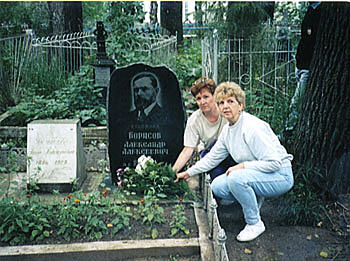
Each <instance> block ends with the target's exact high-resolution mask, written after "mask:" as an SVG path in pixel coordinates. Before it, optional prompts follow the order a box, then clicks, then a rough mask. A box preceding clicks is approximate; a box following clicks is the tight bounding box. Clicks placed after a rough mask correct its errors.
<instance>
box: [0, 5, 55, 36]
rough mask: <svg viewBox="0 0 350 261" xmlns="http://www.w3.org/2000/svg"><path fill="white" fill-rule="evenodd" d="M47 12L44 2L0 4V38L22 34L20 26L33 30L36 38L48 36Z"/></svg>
mask: <svg viewBox="0 0 350 261" xmlns="http://www.w3.org/2000/svg"><path fill="white" fill-rule="evenodd" d="M49 19H50V17H49V12H48V6H47V3H46V2H30V3H28V2H21V1H6V2H3V1H1V2H0V21H1V22H2V24H3V25H4V26H5V27H3V28H1V29H0V38H1V37H6V36H12V35H17V34H21V33H22V25H28V26H29V27H30V28H31V29H34V31H35V33H36V35H37V36H42V35H48V34H49Z"/></svg>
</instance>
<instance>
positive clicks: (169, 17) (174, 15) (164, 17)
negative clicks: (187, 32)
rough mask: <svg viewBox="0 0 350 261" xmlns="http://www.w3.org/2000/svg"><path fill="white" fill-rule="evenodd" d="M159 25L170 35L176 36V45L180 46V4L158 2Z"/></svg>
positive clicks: (181, 34) (178, 2)
mask: <svg viewBox="0 0 350 261" xmlns="http://www.w3.org/2000/svg"><path fill="white" fill-rule="evenodd" d="M160 24H161V26H162V27H163V28H165V29H167V30H168V31H169V32H170V34H171V35H177V44H178V45H182V42H183V27H182V2H180V1H169V2H160Z"/></svg>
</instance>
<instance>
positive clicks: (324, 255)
mask: <svg viewBox="0 0 350 261" xmlns="http://www.w3.org/2000/svg"><path fill="white" fill-rule="evenodd" d="M320 256H322V257H324V258H327V257H328V253H327V252H324V251H322V252H320Z"/></svg>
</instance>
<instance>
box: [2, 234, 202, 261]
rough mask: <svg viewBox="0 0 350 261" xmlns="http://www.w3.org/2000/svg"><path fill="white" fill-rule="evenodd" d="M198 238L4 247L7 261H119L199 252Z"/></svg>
mask: <svg viewBox="0 0 350 261" xmlns="http://www.w3.org/2000/svg"><path fill="white" fill-rule="evenodd" d="M199 248H200V247H199V241H198V238H189V239H155V240H124V241H106V242H88V243H74V244H61V245H31V246H13V247H2V248H0V260H3V261H47V260H50V261H72V260H74V261H90V260H91V261H94V260H104V261H112V260H113V261H115V260H125V259H126V258H135V257H149V256H155V257H157V256H159V257H160V256H169V255H181V256H191V255H198V253H199Z"/></svg>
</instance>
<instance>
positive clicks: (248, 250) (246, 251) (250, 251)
mask: <svg viewBox="0 0 350 261" xmlns="http://www.w3.org/2000/svg"><path fill="white" fill-rule="evenodd" d="M244 253H246V254H248V255H250V254H251V253H253V251H252V250H250V249H248V248H245V249H244Z"/></svg>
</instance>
